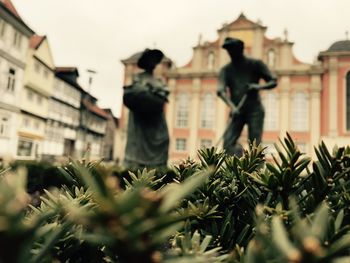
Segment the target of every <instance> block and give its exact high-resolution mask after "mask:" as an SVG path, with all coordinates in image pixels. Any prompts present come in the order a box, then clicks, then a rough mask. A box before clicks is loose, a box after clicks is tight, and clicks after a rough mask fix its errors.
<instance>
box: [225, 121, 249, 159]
mask: <svg viewBox="0 0 350 263" xmlns="http://www.w3.org/2000/svg"><path fill="white" fill-rule="evenodd" d="M244 124H245V119H244V116H242V115H238V116H235V117H234V118H233V119H232V120H231V122H230V124H229V126H228V127H227V130H226V132H225V134H224V145H223V146H224V149H225V151H226V153H228V154H231V155H234V154H235V153H236V152H237V150H236V147H235V145H236V143H237V140H238V139H239V136H240V135H241V132H242V130H243V126H244Z"/></svg>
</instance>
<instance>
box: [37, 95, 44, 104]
mask: <svg viewBox="0 0 350 263" xmlns="http://www.w3.org/2000/svg"><path fill="white" fill-rule="evenodd" d="M36 100H37V102H38V104H39V105H41V103H42V101H43V99H42V97H41V95H39V94H38V95H37V97H36Z"/></svg>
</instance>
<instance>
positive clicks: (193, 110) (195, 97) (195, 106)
mask: <svg viewBox="0 0 350 263" xmlns="http://www.w3.org/2000/svg"><path fill="white" fill-rule="evenodd" d="M200 86H201V79H200V78H194V79H193V81H192V89H193V90H192V94H191V99H190V107H189V108H190V118H189V128H190V136H189V138H188V144H187V149H188V154H189V155H190V156H191V157H192V158H194V157H196V153H197V139H198V138H197V137H198V136H197V135H198V124H199V114H200V113H199V110H200V109H199V99H200V98H199V91H200Z"/></svg>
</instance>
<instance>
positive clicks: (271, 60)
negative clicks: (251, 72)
mask: <svg viewBox="0 0 350 263" xmlns="http://www.w3.org/2000/svg"><path fill="white" fill-rule="evenodd" d="M267 65H268V66H269V67H271V68H273V67H275V65H276V53H275V51H274V50H273V49H270V50H269V51H267Z"/></svg>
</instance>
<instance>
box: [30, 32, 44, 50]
mask: <svg viewBox="0 0 350 263" xmlns="http://www.w3.org/2000/svg"><path fill="white" fill-rule="evenodd" d="M45 38H46V36H38V35H33V36H32V37H31V38H30V40H29V47H30V48H33V49H38V47H39V46H40V45H41V43H42V42H43V41H44V39H45Z"/></svg>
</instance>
